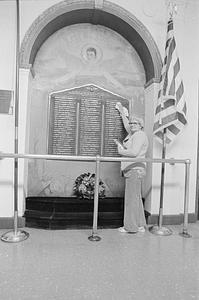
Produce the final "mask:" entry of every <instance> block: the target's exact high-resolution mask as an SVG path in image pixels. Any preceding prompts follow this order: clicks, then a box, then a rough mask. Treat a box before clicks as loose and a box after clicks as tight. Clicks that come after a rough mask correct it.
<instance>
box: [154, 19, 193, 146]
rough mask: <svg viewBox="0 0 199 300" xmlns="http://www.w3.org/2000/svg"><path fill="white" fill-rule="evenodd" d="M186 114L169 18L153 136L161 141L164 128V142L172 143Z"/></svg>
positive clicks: (183, 122)
mask: <svg viewBox="0 0 199 300" xmlns="http://www.w3.org/2000/svg"><path fill="white" fill-rule="evenodd" d="M186 113H187V108H186V102H185V99H184V86H183V82H182V80H181V77H180V61H179V58H178V56H177V52H176V41H175V37H174V32H173V19H172V18H171V19H170V20H169V22H168V27H167V40H166V45H165V57H164V63H163V67H162V72H161V77H160V88H159V91H158V99H157V105H156V109H155V118H154V127H153V131H154V134H155V135H156V136H157V137H158V138H159V139H160V140H161V141H162V139H163V130H164V129H165V128H166V129H167V139H166V142H167V143H170V142H172V141H173V139H174V138H175V137H176V136H177V135H178V134H179V133H180V131H181V130H182V129H183V127H184V125H186V123H187V119H186Z"/></svg>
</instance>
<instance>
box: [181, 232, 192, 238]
mask: <svg viewBox="0 0 199 300" xmlns="http://www.w3.org/2000/svg"><path fill="white" fill-rule="evenodd" d="M179 235H180V236H182V237H184V238H191V234H189V233H188V232H187V231H183V232H180V233H179Z"/></svg>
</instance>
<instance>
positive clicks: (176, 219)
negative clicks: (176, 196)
mask: <svg viewBox="0 0 199 300" xmlns="http://www.w3.org/2000/svg"><path fill="white" fill-rule="evenodd" d="M158 217H159V216H158V215H151V216H150V217H148V225H155V224H158ZM183 221H184V214H178V215H165V216H163V224H162V225H180V224H183ZM196 221H197V214H195V213H190V214H188V222H189V223H195V222H196Z"/></svg>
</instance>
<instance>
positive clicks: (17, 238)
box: [1, 0, 29, 243]
mask: <svg viewBox="0 0 199 300" xmlns="http://www.w3.org/2000/svg"><path fill="white" fill-rule="evenodd" d="M19 19H20V18H19V0H16V29H17V38H16V74H15V75H16V81H15V141H14V145H15V154H18V123H19V43H20V38H19V30H20V24H19V23H20V22H19ZM17 222H18V157H15V159H14V229H13V231H9V232H7V233H5V234H3V235H2V237H1V240H2V241H4V242H10V243H17V242H21V241H24V240H26V239H27V238H28V237H29V233H27V232H25V231H22V230H18V228H17V227H18V226H17Z"/></svg>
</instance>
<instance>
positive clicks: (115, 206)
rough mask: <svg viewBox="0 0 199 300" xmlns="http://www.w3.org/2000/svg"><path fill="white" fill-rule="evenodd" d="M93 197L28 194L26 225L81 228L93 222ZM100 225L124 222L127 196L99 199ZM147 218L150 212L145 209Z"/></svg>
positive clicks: (106, 225)
mask: <svg viewBox="0 0 199 300" xmlns="http://www.w3.org/2000/svg"><path fill="white" fill-rule="evenodd" d="M93 208H94V201H93V200H84V199H78V198H76V197H27V198H26V210H25V213H24V217H25V225H26V226H27V227H33V228H45V229H69V228H70V229H80V228H82V229H83V228H92V226H93ZM98 210H99V213H98V228H117V227H120V226H123V216H124V199H123V198H113V197H106V198H104V199H99V206H98ZM145 215H146V218H148V216H149V214H148V213H147V212H145Z"/></svg>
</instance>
